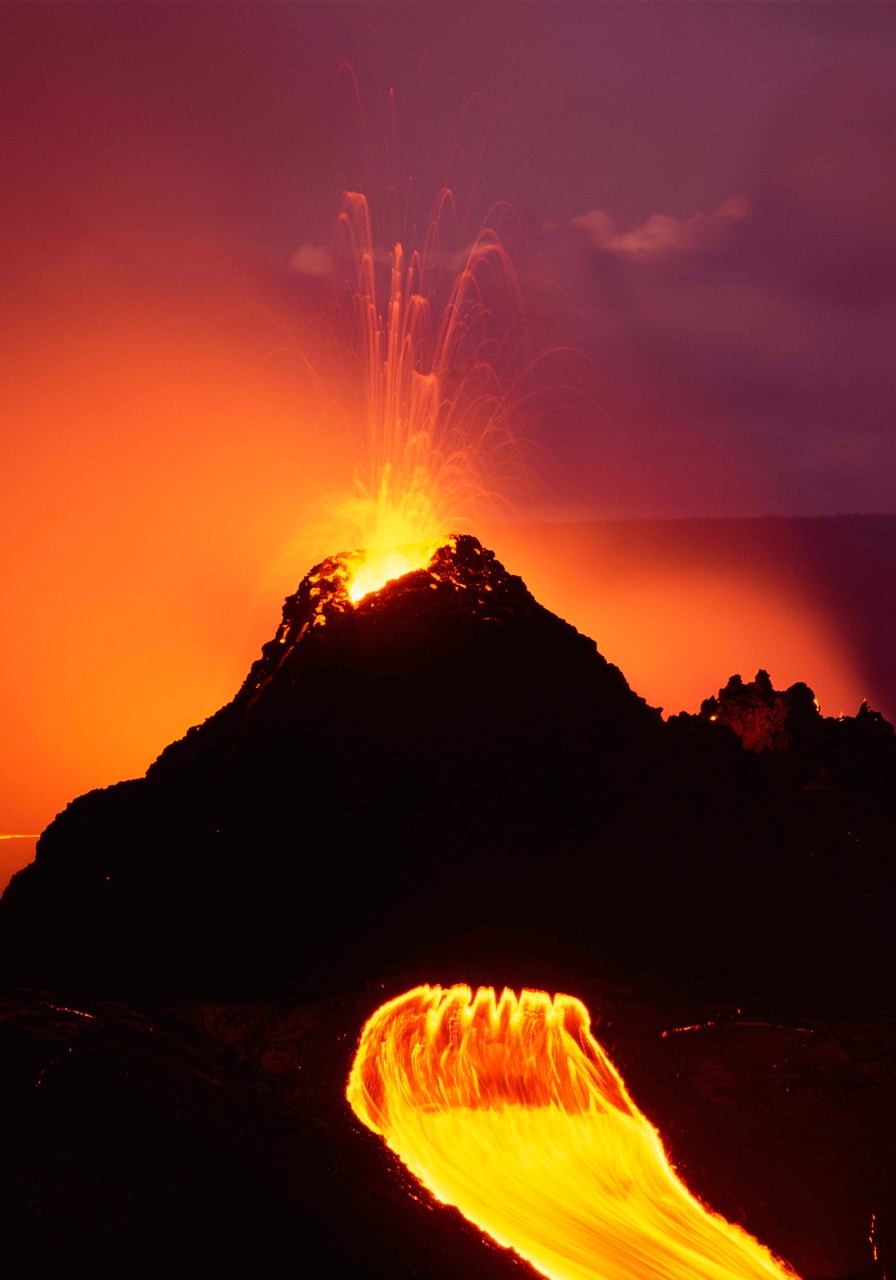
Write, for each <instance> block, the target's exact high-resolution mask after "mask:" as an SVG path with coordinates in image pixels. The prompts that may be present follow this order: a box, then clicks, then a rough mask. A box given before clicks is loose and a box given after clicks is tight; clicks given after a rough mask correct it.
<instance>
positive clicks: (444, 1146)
mask: <svg viewBox="0 0 896 1280" xmlns="http://www.w3.org/2000/svg"><path fill="white" fill-rule="evenodd" d="M347 1096H348V1100H349V1103H350V1104H351V1106H352V1108H353V1109H354V1111H355V1113H356V1115H357V1116H358V1117H359V1119H361V1120H362V1121H363V1122H364V1123H365V1124H366V1125H367V1126H368V1127H369V1128H371V1129H373V1130H374V1132H375V1133H378V1134H380V1135H381V1136H382V1137H383V1138H384V1139H385V1140H386V1142H387V1143H388V1145H389V1146H390V1147H391V1148H392V1150H393V1151H394V1152H395V1153H396V1154H397V1155H398V1156H399V1157H400V1158H401V1159H402V1160H403V1161H404V1163H405V1164H406V1165H407V1167H408V1168H409V1169H410V1171H411V1172H412V1173H413V1174H414V1175H415V1176H416V1177H417V1178H418V1179H419V1180H420V1181H421V1182H422V1183H423V1184H424V1185H425V1186H427V1187H428V1188H429V1189H430V1191H432V1192H433V1194H434V1195H435V1196H436V1197H437V1198H438V1199H439V1200H441V1201H443V1202H444V1203H446V1204H452V1205H455V1206H456V1207H457V1208H458V1209H460V1211H461V1212H462V1213H463V1214H464V1215H465V1216H466V1217H467V1218H469V1219H470V1220H471V1221H472V1222H474V1223H475V1224H476V1225H477V1226H478V1227H479V1228H480V1229H481V1230H482V1231H484V1232H486V1233H487V1234H488V1235H490V1236H491V1237H492V1238H493V1239H494V1240H496V1241H497V1242H498V1243H499V1244H502V1245H505V1246H507V1247H509V1248H512V1249H514V1250H516V1252H517V1253H518V1254H520V1255H521V1256H522V1257H523V1258H525V1259H527V1260H528V1261H529V1262H531V1263H532V1265H533V1266H534V1267H536V1268H537V1269H538V1270H539V1271H541V1272H543V1273H544V1274H545V1275H546V1276H549V1277H551V1280H683V1278H684V1277H687V1278H688V1280H735V1277H736V1278H737V1280H794V1272H793V1271H792V1270H791V1269H790V1268H789V1267H788V1266H787V1265H786V1264H785V1263H783V1262H780V1261H778V1260H777V1259H776V1258H775V1257H774V1256H773V1255H772V1254H771V1252H770V1251H769V1250H768V1249H767V1248H766V1247H765V1246H764V1245H762V1244H760V1243H759V1242H758V1241H757V1240H755V1239H754V1238H753V1237H752V1236H750V1235H748V1234H747V1233H746V1232H745V1231H744V1230H743V1229H742V1228H740V1227H737V1226H734V1225H732V1224H731V1223H729V1222H727V1221H726V1220H725V1219H724V1218H722V1217H720V1216H719V1215H718V1214H715V1213H713V1212H712V1211H711V1210H709V1209H707V1208H705V1207H704V1206H703V1205H702V1204H701V1203H700V1202H699V1201H698V1200H697V1199H696V1198H695V1197H694V1196H692V1195H691V1193H690V1192H689V1191H688V1190H687V1188H686V1187H685V1186H684V1185H683V1184H682V1182H681V1181H680V1180H679V1179H678V1177H677V1176H676V1174H675V1172H674V1171H673V1169H672V1167H671V1166H670V1164H669V1161H668V1159H667V1157H666V1154H665V1151H664V1150H663V1146H662V1143H661V1141H660V1138H659V1135H658V1134H657V1132H656V1130H655V1129H654V1128H653V1126H652V1125H651V1124H650V1122H649V1121H648V1120H647V1119H646V1117H645V1116H644V1115H642V1114H641V1112H640V1111H639V1110H638V1108H637V1107H636V1106H635V1104H634V1102H633V1101H632V1099H631V1098H630V1096H629V1094H628V1092H627V1091H626V1088H625V1085H624V1083H623V1081H622V1078H621V1077H620V1075H619V1073H618V1072H617V1070H616V1068H615V1067H614V1066H613V1064H612V1063H611V1062H610V1060H609V1058H608V1057H607V1055H606V1054H605V1053H604V1051H603V1049H602V1048H601V1046H600V1045H599V1044H598V1042H597V1041H596V1040H595V1039H594V1037H593V1036H592V1035H591V1031H590V1020H589V1016H588V1010H587V1009H586V1008H585V1006H584V1005H583V1004H582V1002H581V1001H579V1000H576V999H574V998H573V997H572V996H566V995H557V996H556V997H555V998H554V999H553V1000H551V998H550V997H549V996H548V995H546V994H545V993H544V992H542V991H523V992H522V993H521V995H520V996H519V997H517V996H516V995H514V993H513V992H511V991H508V990H506V989H505V990H504V991H503V992H502V993H501V996H500V998H496V995H495V991H494V989H493V988H491V987H480V988H479V989H478V990H477V991H476V993H475V995H474V994H473V992H472V991H471V989H470V988H469V987H467V986H453V987H449V988H447V989H445V990H443V989H442V988H441V987H438V986H433V987H430V986H421V987H415V988H414V989H413V990H412V991H409V992H407V993H406V994H404V995H401V996H398V997H397V998H396V999H394V1000H390V1001H389V1002H388V1003H387V1004H384V1005H383V1006H382V1007H381V1008H380V1009H378V1010H377V1011H376V1013H374V1014H373V1016H372V1017H371V1018H370V1019H369V1020H368V1022H367V1024H366V1025H365V1027H364V1030H363V1032H362V1035H361V1041H360V1044H359V1047H358V1051H357V1055H356V1057H355V1061H354V1065H353V1067H352V1071H351V1076H350V1079H349V1084H348V1091H347Z"/></svg>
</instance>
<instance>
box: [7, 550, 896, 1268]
mask: <svg viewBox="0 0 896 1280" xmlns="http://www.w3.org/2000/svg"><path fill="white" fill-rule="evenodd" d="M355 565H356V558H355V557H353V556H351V555H342V556H336V557H333V558H332V559H330V560H326V561H324V562H323V563H322V564H320V565H318V566H317V567H316V568H314V569H313V570H312V571H311V572H310V573H309V574H308V575H307V576H306V577H305V578H304V580H303V581H302V583H301V585H300V586H299V589H298V591H297V592H296V593H295V594H294V595H292V596H290V597H289V598H288V599H287V600H286V602H285V604H284V607H283V616H282V621H281V623H280V626H279V628H278V629H277V632H276V634H275V635H274V637H273V638H272V639H271V640H270V641H269V642H268V643H267V644H266V645H265V646H264V648H263V650H262V654H261V656H260V658H259V659H258V661H257V662H256V663H255V664H254V665H253V667H252V669H251V671H250V672H249V674H248V676H247V678H246V680H245V682H244V684H243V685H242V687H241V688H240V690H239V691H238V692H237V694H236V696H235V697H234V698H233V700H232V701H231V702H230V703H228V704H227V705H226V706H225V707H223V708H222V709H221V710H220V711H218V712H217V713H216V714H215V715H213V716H211V717H210V718H209V719H208V720H207V721H206V722H205V723H204V724H202V725H200V726H197V727H196V728H193V729H191V730H190V731H189V732H188V733H187V735H186V736H185V737H184V738H183V739H181V740H180V741H178V742H175V743H173V744H172V745H171V746H169V747H168V748H167V749H166V750H165V751H164V752H163V753H162V755H161V756H160V757H159V759H158V760H157V761H156V762H155V763H154V764H152V765H151V766H150V768H149V769H148V770H147V773H146V775H145V777H143V778H140V779H135V780H131V781H127V782H121V783H118V784H117V785H115V786H111V787H108V788H106V789H105V790H101V791H95V792H91V793H89V794H88V795H85V796H82V797H80V798H79V799H77V800H75V801H74V802H73V803H72V804H70V805H69V806H68V808H67V809H66V810H65V811H64V812H63V813H61V814H60V815H59V816H58V817H57V818H56V819H55V821H54V822H53V823H52V824H51V825H50V826H49V827H48V828H47V830H46V831H45V832H44V834H43V836H42V837H41V840H40V843H39V846H38V853H37V858H36V861H35V862H34V863H33V864H32V865H31V866H30V867H28V868H26V869H25V870H24V871H22V872H20V873H19V874H18V875H17V876H15V877H14V879H13V881H12V882H11V884H10V886H9V888H8V890H7V892H6V894H5V895H4V897H3V899H2V902H0V977H2V979H3V981H4V983H5V986H6V989H7V995H6V996H5V997H4V998H3V1001H2V1002H0V1036H2V1043H3V1046H4V1053H3V1055H2V1075H0V1084H2V1088H0V1097H2V1100H3V1114H2V1123H3V1124H4V1132H5V1133H6V1135H7V1140H8V1142H7V1146H8V1150H9V1151H10V1152H11V1153H12V1157H11V1159H12V1163H11V1164H10V1166H9V1167H10V1168H11V1169H12V1170H13V1177H12V1178H11V1179H10V1182H9V1186H8V1187H7V1188H6V1190H5V1191H4V1196H5V1199H6V1202H7V1203H8V1204H9V1205H11V1206H13V1207H14V1210H15V1212H14V1213H13V1215H12V1216H13V1218H14V1220H15V1223H16V1226H15V1229H14V1230H11V1231H10V1232H9V1233H8V1234H7V1235H6V1236H5V1237H4V1239H3V1241H0V1256H2V1255H3V1253H4V1252H5V1255H6V1260H7V1261H8V1263H9V1267H10V1271H11V1274H17V1275H31V1274H34V1275H46V1274H54V1273H55V1274H58V1273H60V1272H61V1271H64V1272H65V1273H66V1274H90V1275H92V1276H96V1275H107V1274H108V1275H113V1274H114V1275H120V1274H129V1275H135V1276H136V1275H142V1274H147V1275H149V1274H158V1271H159V1269H160V1268H165V1269H166V1271H167V1273H168V1274H187V1273H188V1272H189V1273H190V1274H193V1273H195V1270H196V1268H197V1266H199V1265H200V1262H201V1264H202V1265H203V1266H205V1267H206V1268H207V1267H209V1266H212V1265H213V1266H214V1267H215V1269H216V1270H217V1272H218V1273H219V1274H222V1275H227V1274H246V1273H247V1272H248V1273H251V1272H252V1270H253V1269H254V1271H255V1273H259V1270H261V1271H266V1270H270V1269H272V1268H273V1267H274V1266H275V1265H279V1263H278V1259H280V1258H282V1256H283V1254H284V1252H285V1251H286V1250H288V1249H289V1248H290V1247H292V1246H293V1245H294V1243H295V1241H297V1240H301V1241H302V1247H303V1250H304V1251H305V1252H306V1253H307V1256H309V1257H311V1256H317V1257H322V1258H324V1259H325V1260H326V1266H327V1270H328V1274H346V1275H358V1276H365V1275H369V1276H387V1275H388V1276H390V1277H394V1276H400V1275H408V1276H410V1275H421V1274H422V1275H428V1276H432V1277H434V1278H436V1277H439V1278H441V1277H443V1276H444V1277H445V1280H448V1277H449V1276H452V1275H456V1274H457V1273H458V1272H459V1271H463V1272H464V1273H465V1274H468V1275H470V1276H471V1277H481V1278H482V1280H493V1278H494V1277H497V1276H498V1275H500V1274H504V1273H505V1272H506V1273H508V1274H509V1273H511V1272H512V1273H513V1274H515V1275H520V1274H522V1273H525V1274H526V1275H530V1274H531V1272H529V1270H528V1269H527V1268H526V1267H525V1266H524V1264H522V1263H521V1262H519V1261H518V1260H517V1259H515V1258H514V1256H513V1255H508V1254H506V1253H503V1252H502V1251H500V1250H497V1249H496V1248H495V1247H494V1246H492V1245H490V1244H489V1243H488V1242H487V1241H485V1240H484V1238H483V1237H482V1236H481V1235H480V1234H479V1233H478V1232H477V1231H476V1230H475V1228H473V1227H471V1226H469V1224H466V1223H464V1222H462V1221H461V1220H460V1219H458V1217H457V1215H456V1214H453V1213H452V1212H448V1211H443V1210H441V1209H440V1210H439V1212H434V1210H435V1209H436V1207H437V1206H436V1203H435V1202H434V1201H432V1200H428V1199H427V1198H426V1195H425V1194H422V1193H421V1192H420V1189H419V1187H417V1188H416V1189H413V1190H412V1194H411V1195H410V1196H409V1195H408V1194H407V1190H408V1186H409V1184H408V1180H407V1176H406V1174H405V1173H404V1172H403V1170H402V1167H401V1166H397V1165H396V1163H395V1161H394V1159H393V1158H392V1157H390V1156H389V1155H388V1153H386V1152H385V1151H384V1149H381V1148H380V1147H379V1145H378V1140H377V1139H375V1138H373V1137H372V1135H369V1134H361V1133H359V1131H358V1126H357V1125H356V1124H354V1123H353V1121H352V1119H351V1117H350V1115H349V1113H348V1110H347V1107H346V1104H345V1101H344V1089H345V1082H346V1079H347V1076H348V1069H349V1066H350V1062H351V1050H352V1045H353V1042H354V1040H355V1039H356V1037H357V1036H358V1034H359V1032H360V1029H361V1026H362V1024H363V1022H364V1019H365V1018H366V1017H367V1016H368V1015H369V1014H370V1013H371V1012H372V1010H373V1009H374V1008H375V1007H376V1006H377V1005H378V1004H379V1003H381V1001H382V999H383V998H384V996H388V995H389V994H390V993H393V994H394V993H396V992H397V991H400V990H403V989H405V988H406V987H409V986H413V985H414V984H415V983H419V982H422V981H430V980H431V979H432V978H433V977H434V976H438V977H439V978H441V979H447V980H449V981H453V980H455V979H458V980H463V981H466V982H480V981H483V982H487V983H496V982H497V983H502V982H503V983H507V984H508V985H511V986H514V987H516V988H517V989H519V988H520V987H522V986H527V985H532V984H540V985H549V986H553V987H554V989H557V988H563V989H565V990H567V991H572V990H575V991H576V992H578V993H580V994H582V995H584V996H587V997H588V1000H589V1007H591V1008H593V1009H596V1010H599V1011H601V1013H600V1016H601V1018H602V1022H603V1026H604V1029H605V1030H606V1031H608V1033H609V1037H610V1039H609V1042H608V1048H609V1049H611V1050H612V1053H613V1058H614V1061H616V1062H617V1063H619V1064H620V1065H621V1066H622V1067H623V1069H624V1074H625V1078H626V1082H627V1085H628V1087H630V1088H633V1089H634V1090H635V1092H636V1094H637V1096H638V1097H639V1099H642V1100H643V1099H646V1102H644V1101H642V1103H641V1105H646V1107H647V1110H648V1113H649V1114H650V1116H651V1118H652V1119H654V1120H658V1121H659V1123H660V1125H661V1127H662V1126H663V1125H666V1130H665V1131H669V1132H671V1138H670V1141H671V1154H672V1157H673V1159H674V1161H675V1164H676V1167H678V1168H680V1169H682V1170H683V1171H684V1172H685V1173H686V1175H687V1180H688V1184H689V1186H691V1187H692V1189H693V1190H694V1191H695V1192H696V1193H697V1194H698V1195H700V1196H703V1197H705V1198H706V1200H707V1201H708V1202H710V1203H712V1204H713V1206H714V1207H717V1208H718V1209H719V1211H720V1212H722V1213H724V1214H725V1215H726V1216H727V1217H728V1218H729V1220H731V1221H734V1222H743V1223H744V1225H745V1226H746V1227H747V1228H748V1229H749V1230H750V1231H751V1232H753V1233H755V1234H757V1235H758V1236H760V1237H761V1238H762V1240H763V1241H765V1242H767V1243H768V1245H769V1246H770V1247H772V1248H773V1249H775V1250H777V1251H779V1252H780V1253H781V1255H782V1256H786V1257H787V1258H788V1259H789V1260H791V1261H792V1262H793V1264H794V1265H795V1266H796V1267H797V1270H798V1271H799V1272H800V1274H801V1275H803V1276H819V1277H821V1276H825V1277H841V1278H845V1277H846V1276H851V1277H858V1276H863V1277H864V1276H867V1277H868V1280H872V1277H873V1278H874V1280H876V1278H877V1277H878V1276H879V1275H880V1274H881V1271H880V1266H879V1263H878V1260H879V1259H885V1258H886V1257H888V1256H889V1252H891V1251H892V1249H893V1247H894V1245H893V1241H892V1239H891V1235H888V1234H887V1233H888V1232H890V1233H892V1223H893V1220H894V1218H893V1213H894V1211H896V1206H894V1205H893V1203H892V1189H891V1186H890V1178H889V1159H890V1152H891V1150H892V1141H896V1134H894V1133H892V1117H893V1108H892V1107H891V1106H890V1107H884V1105H883V1104H884V1103H885V1101H886V1099H888V1098H889V1099H892V1092H893V1087H894V1083H893V1082H894V1080H896V1076H894V1075H893V1072H892V1060H893V1035H892V1029H891V1028H890V1029H888V1027H889V1024H888V1023H887V1022H886V1019H885V1016H884V1013H883V1011H884V1010H886V1009H887V1008H888V1007H889V1008H892V1007H893V1005H894V1003H896V1001H894V999H893V997H894V994H896V993H894V990H893V974H892V966H891V965H890V963H889V951H890V932H889V928H888V922H889V921H890V920H891V919H892V912H893V908H894V905H896V892H894V869H893V868H894V859H893V853H894V849H896V739H894V732H893V728H892V726H890V725H889V724H888V723H887V722H886V721H885V720H883V719H882V717H881V716H879V715H877V714H876V713H875V712H873V711H871V710H870V709H869V708H867V707H865V706H863V707H862V708H861V709H860V710H859V712H858V714H857V715H856V716H855V717H846V718H842V719H839V720H832V719H829V718H825V717H823V716H822V715H821V713H820V712H819V710H818V708H817V706H816V705H815V702H814V699H813V696H812V693H811V690H809V689H808V687H807V686H805V685H795V686H792V687H791V688H790V689H788V690H783V691H777V690H775V688H774V686H773V684H772V682H771V679H770V678H769V676H768V675H767V674H766V673H765V672H759V673H758V675H757V676H756V678H755V679H754V680H752V681H744V680H743V679H741V677H740V676H735V677H732V679H731V681H729V683H728V685H727V686H726V688H725V689H722V690H719V692H718V694H717V695H716V696H715V697H713V698H708V699H707V701H706V702H705V703H704V704H703V707H702V708H701V710H700V712H699V713H698V714H693V715H690V714H688V715H684V714H683V715H679V716H673V717H670V718H669V719H668V720H663V718H662V716H661V714H660V712H659V711H658V710H657V709H655V708H652V707H650V706H648V705H647V704H646V703H645V702H644V700H643V699H642V698H640V697H638V695H637V694H636V693H635V692H633V691H632V690H631V689H630V688H629V686H628V684H627V683H626V680H625V678H624V676H623V675H622V673H621V672H620V671H619V670H618V669H617V668H616V667H615V666H613V665H612V664H611V663H609V662H607V661H606V659H605V658H604V657H602V656H601V654H600V653H599V652H598V649H597V647H596V645H595V643H594V642H593V641H592V640H590V639H588V638H587V637H585V636H583V635H581V634H579V633H578V632H577V631H576V630H575V629H574V628H573V627H571V626H569V625H568V624H567V623H565V622H564V621H563V620H562V619H560V618H558V617H556V616H555V615H553V614H551V613H550V612H548V611H547V610H546V609H544V608H543V607H541V606H540V605H539V604H538V603H537V602H536V600H535V599H534V598H533V597H532V595H531V594H530V593H529V592H528V590H527V589H526V587H525V585H524V584H523V582H522V581H521V579H520V578H518V577H515V576H514V575H512V574H510V573H508V572H507V570H506V569H505V568H504V567H503V566H502V565H501V564H500V563H499V561H498V560H497V559H496V557H495V555H494V554H493V553H492V552H491V551H489V550H487V549H485V548H483V547H482V546H481V545H480V543H479V542H477V541H476V539H475V538H472V537H470V536H467V535H458V536H455V537H452V538H450V539H449V540H448V541H447V542H446V543H445V544H444V545H443V546H442V547H441V548H440V549H439V550H438V551H437V552H436V553H435V554H434V556H433V557H432V559H431V560H430V562H429V563H428V564H427V565H426V566H425V567H423V568H421V569H419V570H417V571H415V572H412V573H409V574H407V575H405V576H404V577H401V578H399V579H396V580H394V581H392V582H390V583H388V584H387V585H386V586H384V587H382V588H381V589H380V590H378V591H376V592H372V593H370V594H368V595H367V596H365V597H363V598H362V599H360V600H359V601H357V602H356V603H353V602H352V599H351V595H350V584H351V580H352V576H353V572H354V568H355ZM657 643H658V644H661V643H662V638H661V637H657ZM860 1019H864V1021H862V1022H860V1021H859V1020H860ZM844 1086H845V1087H844ZM732 1153H734V1155H732ZM888 1188H889V1189H888ZM48 1203H52V1204H54V1205H55V1209H54V1213H55V1214H56V1217H57V1220H58V1223H59V1225H58V1229H57V1230H56V1231H55V1233H54V1232H50V1233H47V1232H46V1231H45V1230H44V1219H45V1213H46V1205H47V1204H48ZM869 1230H870V1232H871V1246H870V1247H871V1248H873V1250H874V1253H873V1258H872V1255H871V1252H870V1251H869V1248H870V1247H869V1243H868V1242H869ZM863 1268H864V1269H863Z"/></svg>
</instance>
